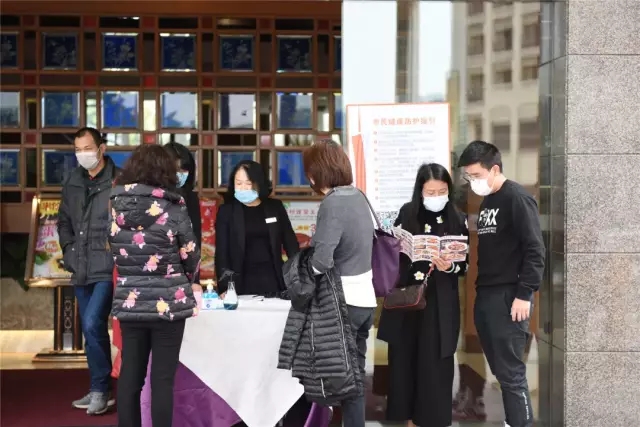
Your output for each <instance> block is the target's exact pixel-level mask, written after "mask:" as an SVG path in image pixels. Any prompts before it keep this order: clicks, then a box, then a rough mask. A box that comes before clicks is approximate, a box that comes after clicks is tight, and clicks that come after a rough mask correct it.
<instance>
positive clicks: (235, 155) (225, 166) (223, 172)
mask: <svg viewBox="0 0 640 427" xmlns="http://www.w3.org/2000/svg"><path fill="white" fill-rule="evenodd" d="M253 156H254V153H252V152H250V151H220V158H219V159H220V173H219V174H218V182H219V185H228V184H229V175H231V171H232V170H233V168H234V167H235V166H236V165H237V164H238V162H241V161H242V160H253Z"/></svg>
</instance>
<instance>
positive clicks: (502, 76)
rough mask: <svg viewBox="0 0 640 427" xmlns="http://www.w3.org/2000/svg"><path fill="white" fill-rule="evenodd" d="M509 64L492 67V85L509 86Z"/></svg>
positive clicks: (510, 75)
mask: <svg viewBox="0 0 640 427" xmlns="http://www.w3.org/2000/svg"><path fill="white" fill-rule="evenodd" d="M511 78H512V73H511V64H498V65H495V66H494V72H493V83H494V84H499V85H506V84H511Z"/></svg>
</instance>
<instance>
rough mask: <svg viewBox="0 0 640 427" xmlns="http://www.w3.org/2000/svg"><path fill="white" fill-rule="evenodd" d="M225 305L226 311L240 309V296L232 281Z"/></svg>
mask: <svg viewBox="0 0 640 427" xmlns="http://www.w3.org/2000/svg"><path fill="white" fill-rule="evenodd" d="M223 303H224V309H225V310H235V309H236V308H238V294H237V293H236V286H235V284H234V283H233V281H232V280H230V281H229V286H228V287H227V293H226V294H225V296H224V300H223Z"/></svg>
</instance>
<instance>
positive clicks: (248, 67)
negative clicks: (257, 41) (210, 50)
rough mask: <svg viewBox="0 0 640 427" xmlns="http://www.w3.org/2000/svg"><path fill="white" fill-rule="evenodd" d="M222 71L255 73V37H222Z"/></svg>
mask: <svg viewBox="0 0 640 427" xmlns="http://www.w3.org/2000/svg"><path fill="white" fill-rule="evenodd" d="M220 69H221V70H224V71H253V36H241V35H240V36H220Z"/></svg>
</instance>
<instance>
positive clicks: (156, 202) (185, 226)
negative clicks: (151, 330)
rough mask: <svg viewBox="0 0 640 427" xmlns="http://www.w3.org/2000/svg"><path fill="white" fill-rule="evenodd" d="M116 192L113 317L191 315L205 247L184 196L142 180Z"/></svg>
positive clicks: (141, 318) (111, 240) (180, 317)
mask: <svg viewBox="0 0 640 427" xmlns="http://www.w3.org/2000/svg"><path fill="white" fill-rule="evenodd" d="M111 194H112V196H111V207H112V209H113V210H112V215H113V217H114V218H115V219H114V221H113V223H112V224H111V230H110V233H109V243H110V246H111V252H112V254H113V257H114V258H115V262H116V267H117V274H118V279H117V285H116V290H115V292H114V295H113V310H112V314H113V316H114V317H116V318H117V319H118V320H120V321H123V322H129V321H134V322H150V321H161V320H183V319H186V318H187V317H191V316H192V315H193V314H194V313H195V312H196V308H195V307H196V303H195V299H194V297H193V291H192V289H191V285H192V283H193V279H194V277H195V275H196V273H197V272H198V269H199V267H200V249H199V248H198V245H197V244H196V236H195V233H194V232H193V229H192V228H191V220H190V219H189V214H188V213H187V207H186V205H185V202H184V199H183V198H182V197H181V196H180V195H179V194H177V193H174V192H172V191H168V190H164V189H161V188H153V187H149V186H147V185H142V184H132V185H124V186H121V185H119V186H117V187H115V188H114V189H113V191H112V193H111Z"/></svg>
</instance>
